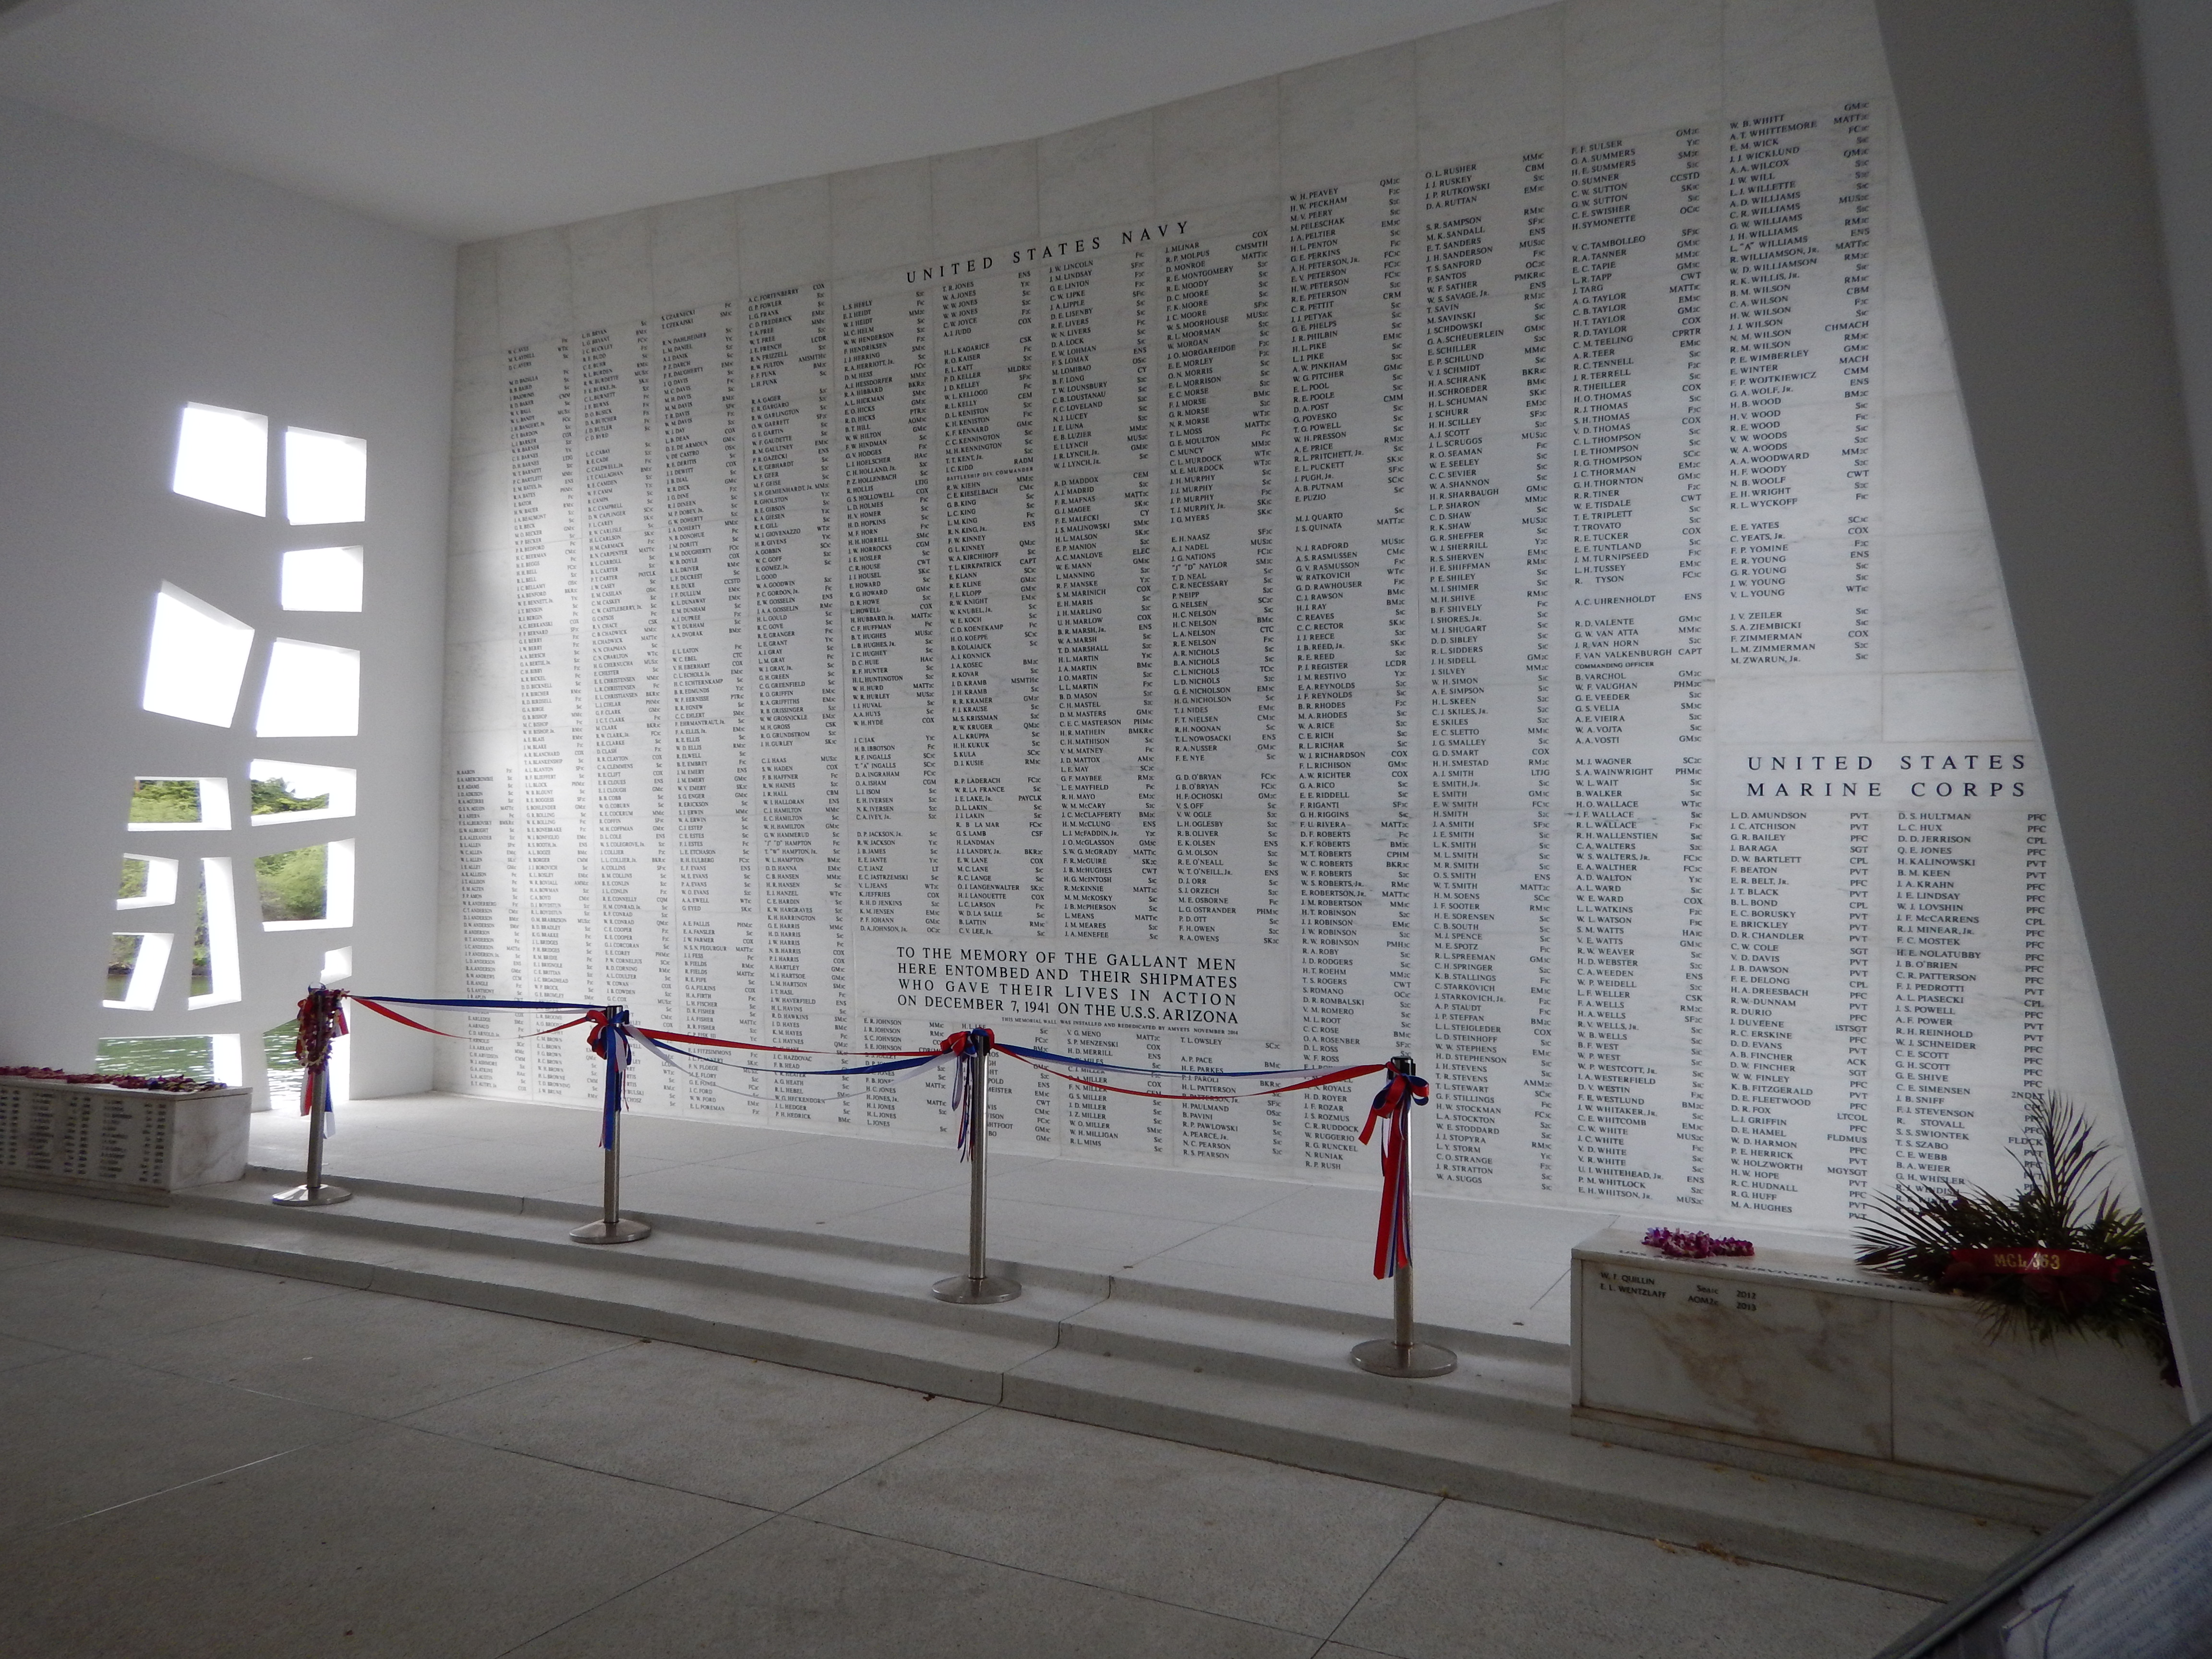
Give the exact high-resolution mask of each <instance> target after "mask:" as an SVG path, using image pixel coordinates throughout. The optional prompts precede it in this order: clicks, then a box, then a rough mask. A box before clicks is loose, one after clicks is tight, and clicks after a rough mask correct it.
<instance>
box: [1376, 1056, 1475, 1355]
mask: <svg viewBox="0 0 2212 1659" xmlns="http://www.w3.org/2000/svg"><path fill="white" fill-rule="evenodd" d="M1427 1098H1428V1085H1425V1084H1424V1083H1422V1082H1421V1080H1420V1079H1419V1078H1417V1077H1415V1076H1414V1075H1413V1057H1412V1056H1411V1055H1408V1054H1400V1055H1399V1056H1398V1057H1397V1058H1396V1059H1395V1060H1392V1061H1391V1062H1390V1081H1389V1083H1388V1084H1386V1085H1383V1092H1382V1093H1381V1094H1380V1095H1378V1096H1376V1102H1375V1114H1374V1115H1370V1118H1369V1120H1368V1127H1370V1128H1372V1127H1374V1122H1375V1116H1377V1115H1379V1116H1381V1117H1383V1119H1384V1120H1385V1121H1386V1126H1387V1127H1385V1129H1384V1131H1383V1203H1384V1206H1385V1207H1386V1209H1388V1210H1389V1214H1388V1215H1387V1216H1386V1218H1385V1221H1384V1226H1385V1227H1386V1229H1387V1230H1388V1236H1387V1237H1386V1238H1385V1240H1384V1241H1383V1245H1382V1247H1381V1248H1380V1249H1378V1252H1377V1255H1376V1272H1377V1273H1382V1272H1383V1271H1384V1269H1385V1267H1387V1268H1388V1269H1389V1274H1390V1316H1391V1317H1390V1334H1389V1336H1387V1337H1376V1338H1375V1339H1374V1340H1372V1341H1368V1342H1361V1343H1358V1344H1357V1345H1355V1346H1353V1348H1352V1364H1355V1365H1357V1366H1358V1367H1359V1369H1360V1370H1363V1371H1366V1372H1369V1373H1370V1374H1371V1375H1373V1376H1403V1377H1423V1376H1443V1375H1444V1374H1445V1373H1446V1372H1448V1371H1451V1370H1457V1369H1458V1366H1459V1356H1458V1355H1457V1354H1455V1353H1454V1352H1452V1351H1451V1350H1450V1349H1449V1348H1445V1347H1439V1346H1437V1344H1435V1343H1433V1342H1416V1341H1415V1340H1413V1189H1412V1188H1411V1187H1410V1186H1409V1185H1408V1177H1409V1176H1411V1175H1412V1173H1413V1156H1412V1153H1413V1148H1412V1146H1411V1137H1412V1133H1413V1122H1412V1119H1413V1103H1414V1102H1415V1101H1416V1100H1425V1099H1427ZM1360 1139H1363V1140H1364V1139H1366V1136H1364V1135H1362V1136H1361V1137H1360ZM1393 1200H1395V1203H1394V1202H1393Z"/></svg>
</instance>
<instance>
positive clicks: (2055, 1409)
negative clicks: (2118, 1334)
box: [1573, 1228, 2187, 1513]
mask: <svg viewBox="0 0 2212 1659" xmlns="http://www.w3.org/2000/svg"><path fill="white" fill-rule="evenodd" d="M1574 1258H1575V1267H1574V1276H1573V1285H1574V1310H1573V1330H1574V1337H1573V1341H1574V1383H1573V1389H1574V1407H1575V1412H1576V1414H1577V1432H1578V1433H1583V1434H1589V1435H1595V1436H1600V1437H1603V1436H1608V1435H1610V1436H1613V1437H1620V1438H1625V1439H1632V1440H1634V1441H1635V1442H1636V1443H1639V1444H1646V1445H1650V1444H1653V1443H1655V1442H1654V1440H1653V1439H1652V1438H1651V1437H1649V1436H1644V1437H1638V1434H1637V1433H1636V1432H1635V1431H1638V1430H1639V1429H1642V1430H1649V1431H1656V1432H1657V1433H1658V1435H1659V1436H1660V1437H1661V1439H1660V1442H1659V1443H1661V1444H1662V1449H1670V1448H1667V1447H1665V1446H1664V1437H1666V1436H1668V1435H1670V1434H1671V1435H1674V1436H1676V1437H1679V1444H1678V1445H1677V1446H1675V1447H1674V1448H1671V1449H1680V1450H1682V1451H1683V1452H1684V1453H1685V1454H1686V1455H1695V1456H1700V1457H1713V1458H1717V1459H1720V1460H1723V1461H1728V1462H1747V1461H1749V1462H1753V1463H1755V1464H1756V1465H1757V1466H1758V1467H1761V1468H1770V1467H1775V1466H1776V1464H1775V1458H1776V1456H1777V1455H1779V1456H1781V1457H1782V1458H1784V1459H1802V1470H1793V1471H1792V1472H1796V1473H1802V1475H1803V1476H1804V1478H1807V1479H1812V1480H1834V1481H1835V1482H1836V1483H1838V1484H1842V1485H1849V1486H1860V1487H1863V1488H1864V1487H1870V1488H1872V1489H1876V1490H1889V1489H1893V1490H1899V1491H1903V1490H1905V1489H1907V1488H1909V1489H1911V1490H1912V1491H1913V1492H1917V1493H1919V1494H1920V1495H1923V1497H1932V1498H1933V1500H1934V1501H1938V1502H1942V1501H1946V1499H1947V1496H1948V1498H1954V1499H1955V1500H1956V1501H1958V1502H1960V1504H1961V1505H1962V1506H1972V1505H1974V1504H1984V1505H1985V1504H1986V1503H1987V1500H1988V1499H1989V1498H1990V1497H1991V1496H1992V1495H2001V1494H2002V1492H2006V1491H2014V1492H2021V1493H2023V1494H2033V1493H2044V1494H2049V1495H2051V1498H2053V1499H2059V1500H2061V1501H2059V1502H2058V1503H2057V1507H2058V1508H2063V1498H2062V1495H2073V1496H2086V1495H2087V1494H2090V1493H2093V1492H2099V1491H2100V1490H2102V1489H2103V1488H2104V1487H2106V1486H2109V1485H2111V1484H2112V1482H2113V1481H2114V1480H2118V1478H2119V1477H2120V1476H2122V1475H2123V1474H2126V1473H2127V1472H2128V1471H2129V1470H2130V1469H2131V1468H2134V1467H2135V1466H2136V1464H2138V1463H2140V1462H2142V1460H2143V1459H2144V1458H2145V1457H2147V1456H2148V1455H2150V1454H2151V1453H2152V1452H2154V1451H2155V1450H2156V1449H2158V1448H2159V1447H2160V1446H2162V1445H2164V1444H2166V1443H2167V1442H2168V1441H2170V1440H2171V1439H2172V1438H2173V1437H2174V1436H2176V1435H2178V1434H2179V1433H2180V1432H2181V1431H2182V1430H2183V1429H2184V1428H2185V1426H2186V1425H2187V1419H2186V1417H2185V1413H2184V1410H2183V1407H2182V1401H2181V1395H2180V1391H2179V1389H2172V1388H2168V1387H2167V1386H2166V1385H2165V1384H2164V1383H2160V1381H2159V1378H2158V1372H2157V1368H2156V1366H2155V1364H2154V1363H2153V1361H2152V1359H2151V1358H2150V1356H2149V1355H2148V1353H2146V1352H2143V1351H2142V1349H2141V1348H2139V1347H2136V1346H2129V1347H2119V1346H2114V1345H2112V1344H2111V1343H2107V1342H2105V1341H2102V1340H2094V1339H2088V1338H2081V1339H2067V1340H2061V1341H2059V1342H2057V1343H2053V1344H2038V1343H2035V1342H2032V1341H2029V1340H2026V1339H2025V1338H2022V1337H2020V1336H2011V1335H2008V1336H2005V1337H2002V1338H1998V1339H1996V1340H1991V1338H1990V1332H1989V1328H1988V1326H1987V1324H1986V1322H1985V1321H1984V1318H1983V1316H1982V1311H1981V1309H1980V1306H1979V1304H1976V1303H1974V1302H1972V1301H1971V1300H1970V1299H1968V1298H1966V1297H1956V1296H1949V1295H1945V1294H1942V1293H1940V1292H1937V1291H1929V1290H1926V1289H1923V1288H1922V1287H1920V1286H1918V1285H1913V1284H1911V1283H1907V1282H1903V1281H1899V1280H1897V1279H1889V1278H1887V1277H1885V1276H1883V1275H1881V1274H1878V1273H1870V1272H1868V1271H1867V1270H1865V1269H1863V1268H1861V1267H1857V1265H1856V1264H1855V1263H1854V1262H1853V1261H1851V1259H1850V1255H1849V1253H1848V1250H1847V1249H1846V1248H1845V1247H1844V1243H1842V1241H1837V1242H1836V1243H1835V1244H1834V1245H1833V1247H1832V1248H1827V1249H1823V1248H1812V1249H1805V1248H1798V1249H1786V1248H1785V1249H1777V1248H1772V1247H1770V1246H1764V1245H1762V1246H1760V1247H1759V1253H1758V1255H1755V1256H1753V1258H1751V1259H1750V1260H1748V1261H1746V1260H1743V1259H1741V1258H1729V1259H1716V1260H1711V1261H1675V1260H1671V1259H1669V1258H1668V1257H1665V1256H1662V1255H1660V1254H1659V1253H1658V1252H1657V1251H1656V1250H1652V1249H1647V1248H1646V1247H1645V1246H1644V1244H1643V1243H1641V1242H1640V1236H1639V1234H1638V1232H1637V1231H1633V1230H1631V1229H1626V1228H1615V1229H1613V1230H1610V1231H1607V1232H1603V1233H1601V1234H1599V1235H1597V1236H1596V1237H1594V1238H1591V1239H1589V1240H1587V1241H1586V1242H1584V1243H1583V1244H1581V1245H1579V1246H1577V1248H1576V1250H1575V1253H1574ZM1885 1476H1887V1477H1889V1478H1890V1479H1889V1481H1888V1484H1887V1486H1885V1484H1884V1479H1883V1477H1885ZM1931 1478H1933V1483H1932V1484H1931ZM1946 1479H1948V1480H1950V1481H1951V1482H1952V1483H1953V1484H1952V1485H1951V1486H1949V1487H1948V1488H1947V1487H1946V1486H1944V1485H1943V1484H1942V1483H1943V1481H1944V1480H1946ZM2052 1512H2053V1513H2055V1510H2053V1511H2052Z"/></svg>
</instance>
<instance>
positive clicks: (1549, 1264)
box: [252, 1095, 1615, 1343]
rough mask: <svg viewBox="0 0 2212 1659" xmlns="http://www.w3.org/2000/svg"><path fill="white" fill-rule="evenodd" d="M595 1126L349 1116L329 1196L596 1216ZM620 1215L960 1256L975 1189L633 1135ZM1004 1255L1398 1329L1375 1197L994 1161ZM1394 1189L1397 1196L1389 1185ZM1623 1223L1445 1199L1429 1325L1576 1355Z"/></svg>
mask: <svg viewBox="0 0 2212 1659" xmlns="http://www.w3.org/2000/svg"><path fill="white" fill-rule="evenodd" d="M598 1136H599V1123H598V1118H597V1115H595V1114H593V1113H591V1112H587V1111H580V1110H577V1109H573V1108H563V1107H556V1106H539V1105H530V1104H525V1103H513V1102H505V1101H493V1100H485V1099H482V1098H477V1097H465V1096H459V1095H416V1096H407V1097H398V1098H392V1099H385V1100H370V1101H362V1102H360V1103H355V1104H352V1105H349V1106H347V1107H345V1108H343V1109H342V1110H341V1112H340V1114H339V1116H338V1132H337V1135H336V1136H335V1137H333V1139H331V1141H330V1143H329V1145H328V1147H327V1150H326V1152H325V1157H326V1158H327V1160H328V1162H327V1166H326V1167H327V1169H328V1171H329V1173H330V1174H331V1177H332V1178H333V1179H336V1180H341V1181H342V1180H343V1179H344V1178H345V1176H348V1175H353V1176H360V1177H365V1178H375V1179H380V1180H385V1181H394V1182H410V1183H415V1184H418V1185H422V1186H428V1187H446V1188H464V1189H467V1190H471V1191H481V1192H495V1193H502V1194H516V1195H520V1196H523V1197H533V1198H555V1199H561V1200H569V1201H573V1202H576V1203H586V1204H595V1203H597V1202H598V1201H599V1177H600V1168H601V1161H600V1155H599V1148H598V1145H597V1142H598ZM304 1156H305V1126H304V1125H303V1124H302V1122H301V1120H300V1118H299V1117H298V1116H296V1115H294V1114H291V1113H276V1112H269V1113H263V1114H260V1115H257V1116H256V1117H255V1118H254V1119H253V1120H252V1161H253V1162H254V1163H255V1164H259V1165H262V1166H264V1167H268V1168H274V1169H297V1168H299V1167H300V1164H301V1159H302V1158H303V1157H304ZM991 1159H992V1162H991V1166H990V1167H991V1212H990V1219H991V1249H992V1253H993V1254H994V1255H999V1256H1004V1257H1006V1258H1010V1259H1012V1260H1016V1261H1026V1262H1033V1263H1036V1264H1039V1265H1042V1266H1048V1267H1070V1268H1075V1269H1079V1270H1081V1271H1085V1272H1092V1273H1115V1274H1120V1275H1124V1276H1129V1277H1133V1278H1137V1279H1143V1280H1146V1281H1148V1282H1152V1283H1160V1284H1169V1285H1180V1286H1184V1287H1188V1288H1191V1289H1197V1290H1206V1291H1223V1292H1226V1293H1229V1294H1233V1295H1239V1296H1249V1297H1261V1298H1265V1299H1267V1300H1270V1301H1276V1302H1285V1303H1290V1304H1294V1305H1297V1306H1303V1307H1319V1308H1327V1309H1330V1310H1335V1311H1340V1312H1350V1313H1369V1314H1375V1315H1378V1316H1387V1315H1388V1313H1389V1305H1390V1304H1389V1291H1388V1289H1387V1288H1386V1287H1384V1286H1383V1285H1378V1284H1377V1283H1376V1279H1375V1277H1374V1271H1373V1267H1374V1250H1375V1220H1376V1193H1375V1190H1374V1188H1372V1187H1355V1186H1338V1185H1319V1184H1310V1183H1305V1182H1287V1181H1279V1180H1273V1179H1267V1178H1262V1177H1256V1176H1235V1175H1225V1174H1216V1173H1213V1172H1212V1171H1208V1170H1190V1169H1188V1168H1177V1169H1146V1168H1136V1167H1132V1166H1130V1165H1127V1164H1103V1163H1099V1162H1096V1161H1093V1160H1087V1159H1083V1158H1032V1157H1023V1156H1019V1155H1017V1154H1015V1153H1013V1152H1010V1151H1007V1150H1005V1149H1003V1148H1002V1147H1001V1146H1000V1142H998V1141H996V1140H994V1142H993V1143H992V1151H991ZM967 1183H968V1176H967V1171H966V1169H965V1167H964V1166H963V1165H962V1164H959V1163H958V1162H957V1161H956V1159H955V1158H954V1157H953V1155H952V1153H951V1150H950V1149H949V1148H945V1147H936V1146H905V1145H896V1144H891V1143H887V1142H883V1141H872V1140H860V1139H854V1138H852V1137H850V1136H845V1135H826V1134H811V1133H801V1132H797V1131H793V1130H789V1129H775V1128H763V1127H751V1126H744V1125H726V1124H720V1123H712V1122H702V1121H696V1120H692V1119H671V1118H658V1117H648V1116H645V1115H632V1116H629V1117H627V1118H625V1120H624V1127H623V1202H624V1204H625V1206H628V1207H630V1208H633V1209H636V1210H639V1211H642V1212H647V1213H653V1212H659V1213H662V1214H668V1215H682V1216H690V1217H695V1218H701V1219H704V1220H711V1221H726V1222H739V1223H745V1224H750V1225H758V1226H767V1227H779V1228H792V1229H799V1230H805V1229H821V1230H823V1231H825V1232H828V1233H831V1234H835V1235H839V1236H842V1237H856V1238H864V1239H870V1240H874V1241H878V1242H881V1243H893V1244H902V1245H917V1246H924V1247H930V1248H935V1249H945V1250H953V1251H957V1250H962V1249H965V1248H966V1246H967V1219H966V1218H967V1203H968V1193H967ZM1378 1184H1379V1182H1378ZM1614 1219H1615V1217H1614V1216H1613V1215H1612V1214H1611V1213H1608V1212H1598V1211H1591V1210H1571V1209H1565V1208H1546V1207H1542V1206H1534V1205H1526V1204H1500V1203H1493V1202H1489V1201H1486V1200H1476V1199H1457V1198H1450V1197H1443V1196H1431V1195H1427V1194H1424V1195H1421V1196H1419V1197H1417V1198H1416V1199H1415V1200H1414V1214H1413V1231H1414V1241H1415V1246H1416V1251H1417V1261H1418V1264H1419V1270H1420V1271H1419V1297H1420V1300H1419V1313H1420V1316H1421V1318H1422V1319H1423V1320H1424V1321H1425V1322H1431V1323H1434V1324H1437V1325H1443V1326H1448V1327H1450V1328H1454V1329H1457V1330H1467V1331H1485V1332H1492V1333H1495V1334H1501V1335H1510V1336H1526V1337H1532V1338H1535V1339H1538V1340H1543V1341H1547V1342H1558V1343H1564V1342H1565V1341H1566V1340H1567V1316H1568V1289H1567V1261H1568V1252H1569V1251H1570V1250H1571V1249H1572V1248H1573V1246H1574V1245H1575V1244H1576V1243H1577V1242H1579V1241H1580V1240H1582V1239H1584V1238H1587V1237H1590V1236H1591V1235H1592V1234H1595V1233H1597V1232H1599V1231H1602V1230H1603V1229H1604V1228H1606V1227H1607V1225H1611V1224H1612V1223H1613V1220H1614Z"/></svg>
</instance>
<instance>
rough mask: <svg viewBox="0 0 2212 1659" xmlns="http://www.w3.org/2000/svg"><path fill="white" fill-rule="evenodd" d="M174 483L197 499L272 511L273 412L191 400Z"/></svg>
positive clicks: (262, 514) (181, 428)
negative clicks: (219, 406) (257, 412)
mask: <svg viewBox="0 0 2212 1659" xmlns="http://www.w3.org/2000/svg"><path fill="white" fill-rule="evenodd" d="M169 488H170V489H173V490H175V491H176V492H177V494H178V495H189V496H191V498H192V499H193V500H194V501H211V502H213V503H214V504H215V505H216V506H217V507H229V508H231V509H232V510H233V511H234V512H238V513H252V514H253V515H254V516H255V517H256V518H266V517H268V515H269V417H268V416H266V415H249V414H248V413H246V410H242V409H217V408H216V407H215V406H214V405H213V404H185V413H184V418H183V419H182V420H181V421H180V422H179V423H178V427H177V466H176V471H174V472H173V473H172V474H171V475H170V479H169Z"/></svg>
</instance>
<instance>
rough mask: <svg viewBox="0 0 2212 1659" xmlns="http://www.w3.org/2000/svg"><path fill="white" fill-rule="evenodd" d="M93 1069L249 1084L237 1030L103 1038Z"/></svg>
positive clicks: (244, 1057) (242, 1047) (242, 1045)
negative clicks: (180, 1034)
mask: <svg viewBox="0 0 2212 1659" xmlns="http://www.w3.org/2000/svg"><path fill="white" fill-rule="evenodd" d="M92 1069H93V1070H94V1071H95V1072H105V1073H108V1074H109V1075H111V1076H122V1077H195V1078H197V1079H199V1080H200V1081H201V1082H203V1083H221V1084H224V1085H228V1086H229V1087H231V1088H237V1087H239V1086H240V1085H242V1084H243V1083H244V1082H245V1081H246V1045H245V1044H244V1043H242V1042H240V1041H239V1040H238V1033H237V1032H235V1031H218V1032H216V1033H215V1034H214V1035H212V1036H135V1037H102V1038H100V1042H99V1046H98V1047H97V1048H95V1049H94V1051H93V1062H92Z"/></svg>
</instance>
